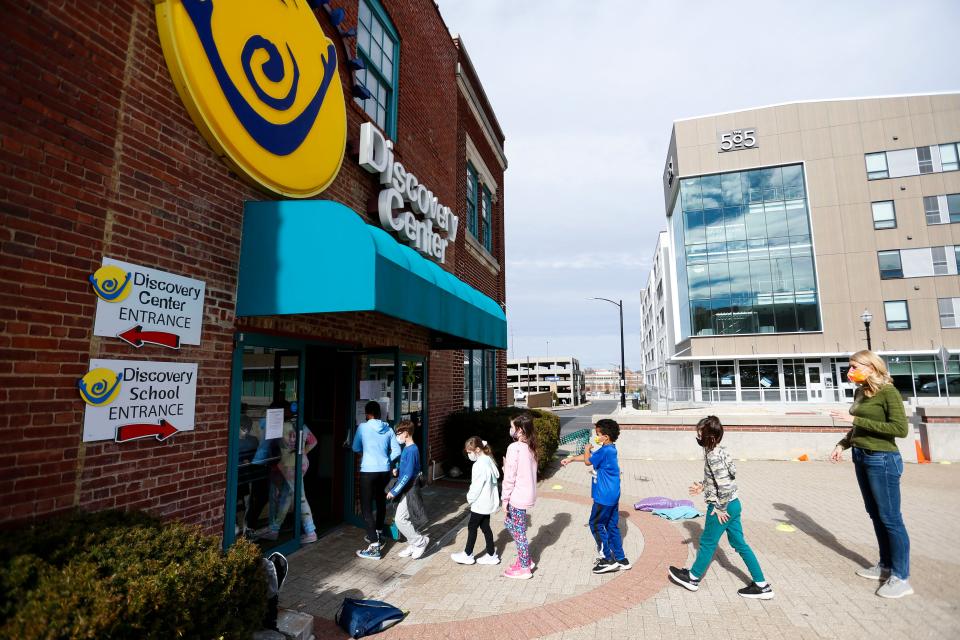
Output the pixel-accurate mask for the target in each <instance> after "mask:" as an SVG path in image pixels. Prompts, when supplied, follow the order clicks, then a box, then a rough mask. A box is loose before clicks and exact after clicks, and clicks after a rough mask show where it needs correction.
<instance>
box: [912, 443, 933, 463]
mask: <svg viewBox="0 0 960 640" xmlns="http://www.w3.org/2000/svg"><path fill="white" fill-rule="evenodd" d="M913 444H915V445H916V446H917V464H930V461H929V460H927V458H926V456H924V455H923V447H922V446H921V445H920V441H919V440H914V441H913Z"/></svg>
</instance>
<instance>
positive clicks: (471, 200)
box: [467, 160, 495, 254]
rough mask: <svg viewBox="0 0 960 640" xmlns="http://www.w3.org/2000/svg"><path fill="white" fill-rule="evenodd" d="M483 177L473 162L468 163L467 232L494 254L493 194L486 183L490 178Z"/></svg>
mask: <svg viewBox="0 0 960 640" xmlns="http://www.w3.org/2000/svg"><path fill="white" fill-rule="evenodd" d="M483 175H485V174H483ZM483 175H481V172H480V171H477V168H476V166H474V164H473V162H470V161H469V160H468V161H467V230H468V231H469V232H470V235H472V236H473V237H474V238H475V239H476V240H477V242H479V243H480V244H481V245H482V246H483V248H484V249H486V250H487V251H488V252H489V253H491V254H492V253H493V192H492V191H491V189H490V187H491V185H489V184H487V182H486V181H487V180H488V179H489V178H484V177H483ZM494 188H495V187H494Z"/></svg>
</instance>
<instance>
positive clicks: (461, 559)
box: [450, 551, 476, 564]
mask: <svg viewBox="0 0 960 640" xmlns="http://www.w3.org/2000/svg"><path fill="white" fill-rule="evenodd" d="M450 559H451V560H453V561H454V562H456V563H457V564H473V563H475V562H476V560H474V559H473V556H471V555H469V554H467V553H464V552H463V551H461V552H460V553H451V554H450Z"/></svg>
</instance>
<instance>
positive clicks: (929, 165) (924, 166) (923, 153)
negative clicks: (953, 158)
mask: <svg viewBox="0 0 960 640" xmlns="http://www.w3.org/2000/svg"><path fill="white" fill-rule="evenodd" d="M917 164H918V166H919V168H920V173H933V156H932V155H931V154H930V147H917Z"/></svg>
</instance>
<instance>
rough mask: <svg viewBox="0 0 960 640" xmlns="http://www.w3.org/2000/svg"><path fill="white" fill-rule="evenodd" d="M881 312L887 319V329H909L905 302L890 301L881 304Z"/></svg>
mask: <svg viewBox="0 0 960 640" xmlns="http://www.w3.org/2000/svg"><path fill="white" fill-rule="evenodd" d="M883 311H884V314H885V315H886V318H887V329H890V330H894V329H909V328H910V318H909V316H908V313H907V301H906V300H892V301H888V302H884V303H883Z"/></svg>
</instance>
